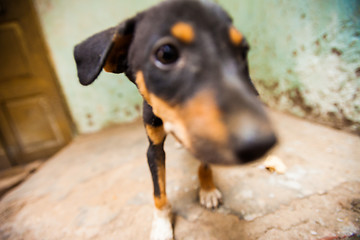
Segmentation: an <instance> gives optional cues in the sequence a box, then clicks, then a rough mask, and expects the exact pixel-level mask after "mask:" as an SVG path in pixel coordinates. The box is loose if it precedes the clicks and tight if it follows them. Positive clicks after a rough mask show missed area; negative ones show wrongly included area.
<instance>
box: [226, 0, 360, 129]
mask: <svg viewBox="0 0 360 240" xmlns="http://www.w3.org/2000/svg"><path fill="white" fill-rule="evenodd" d="M219 2H222V3H223V5H224V6H225V8H227V9H228V11H229V12H230V13H231V14H232V15H233V16H234V20H235V24H236V25H237V26H238V27H239V28H240V29H241V30H242V31H243V32H244V33H245V35H246V36H247V38H248V40H249V42H250V44H251V51H250V70H251V76H252V79H253V80H254V82H255V84H256V87H257V88H258V90H259V92H260V93H261V97H262V98H263V100H264V101H265V102H266V103H267V104H269V105H270V106H271V107H273V108H277V109H280V110H284V111H287V112H290V113H293V114H295V115H298V116H301V117H307V118H311V119H314V120H316V121H318V122H322V123H326V124H328V125H331V126H335V127H339V128H346V129H348V130H351V131H355V132H357V133H360V1H358V0H346V1H342V0H328V1H313V0H305V1H284V0H267V1H262V0H247V1H235V0H234V1H219ZM244 3H245V5H243V4H244Z"/></svg>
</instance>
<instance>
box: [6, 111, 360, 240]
mask: <svg viewBox="0 0 360 240" xmlns="http://www.w3.org/2000/svg"><path fill="white" fill-rule="evenodd" d="M270 116H271V118H272V121H273V124H274V127H275V128H276V130H277V133H278V136H279V139H280V144H278V146H277V147H276V148H275V149H274V150H273V151H271V152H270V153H269V155H268V156H265V157H264V158H262V159H260V160H259V161H257V162H255V163H252V164H248V165H244V166H236V167H222V166H215V167H214V178H215V182H216V185H217V186H218V188H219V189H220V190H221V192H222V194H223V197H224V200H223V205H222V206H221V207H220V208H219V209H216V210H212V211H209V210H206V209H204V208H202V207H201V206H200V205H199V203H198V197H197V194H198V188H199V184H198V180H197V175H196V173H197V167H198V165H199V162H198V161H197V160H196V159H194V158H193V157H192V156H191V155H190V154H189V153H187V151H186V150H184V149H183V148H179V147H178V145H177V143H176V142H175V140H174V139H173V138H172V137H169V138H168V139H167V141H166V145H165V149H166V156H167V193H168V198H169V200H170V202H171V204H172V207H173V212H174V213H175V222H174V229H175V237H176V239H188V240H190V239H201V240H202V239H204V240H205V239H206V240H227V239H233V240H238V239H245V240H247V239H249V240H252V239H263V240H265V239H266V240H269V239H270V240H271V239H289V240H291V239H324V240H325V239H326V240H330V239H360V238H359V234H360V138H359V136H355V135H351V134H349V133H345V132H342V131H339V130H334V129H330V128H327V127H324V126H321V125H317V124H314V123H310V122H307V121H304V120H300V119H297V118H294V117H291V116H288V115H285V114H282V113H278V112H273V111H271V112H270ZM146 149H147V138H146V136H145V132H144V129H143V126H142V123H141V122H137V123H132V124H128V125H122V126H118V127H113V128H111V129H106V130H104V131H101V132H99V133H95V134H90V135H83V136H79V137H77V138H76V139H75V140H74V141H73V142H72V143H71V144H70V145H69V146H67V147H66V148H65V149H63V150H62V151H61V152H59V153H58V154H57V155H56V156H54V157H53V158H51V159H50V160H49V161H47V162H46V163H45V164H44V165H43V166H42V167H41V168H40V169H39V170H38V171H37V172H36V173H35V174H33V175H32V176H31V177H30V178H29V179H28V180H27V181H25V182H24V183H22V184H21V185H20V186H18V187H16V188H15V189H13V190H12V191H10V192H9V193H7V194H6V195H5V196H4V197H3V198H2V199H1V201H0V239H11V240H17V239H19V240H20V239H21V240H35V239H36V240H37V239H47V240H55V239H62V240H64V239H71V240H75V239H94V240H95V239H99V240H103V239H104V240H105V239H132V240H133V239H141V240H142V239H148V238H149V235H150V226H151V220H152V214H153V202H152V183H151V177H150V173H149V170H148V166H147V161H146ZM269 156H271V157H272V158H274V157H275V158H276V159H278V160H279V161H280V163H282V164H284V166H283V167H285V168H284V172H283V173H279V172H277V171H276V170H277V169H276V167H277V166H275V167H274V168H273V170H275V171H269V167H268V166H266V164H265V160H266V159H267V157H269ZM267 167H268V168H267ZM280 172H281V171H280Z"/></svg>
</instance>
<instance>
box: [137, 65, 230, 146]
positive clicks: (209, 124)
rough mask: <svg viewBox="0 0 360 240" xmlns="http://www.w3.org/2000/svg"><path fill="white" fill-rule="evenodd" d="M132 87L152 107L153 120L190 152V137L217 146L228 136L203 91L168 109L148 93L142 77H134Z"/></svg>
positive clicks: (207, 92) (212, 102)
mask: <svg viewBox="0 0 360 240" xmlns="http://www.w3.org/2000/svg"><path fill="white" fill-rule="evenodd" d="M136 84H137V85H138V88H139V91H140V93H141V95H142V96H143V97H144V99H145V100H146V101H147V102H148V103H149V104H150V105H151V106H152V108H153V112H154V114H155V115H156V116H158V117H159V118H161V119H162V120H163V122H164V126H165V130H167V129H166V125H167V124H168V123H169V124H170V125H171V126H172V128H171V133H173V134H174V135H175V136H176V137H177V138H178V139H179V140H180V141H181V142H182V143H183V144H184V145H185V147H187V148H189V149H192V147H191V137H192V136H196V137H201V138H204V139H208V140H210V141H212V142H214V143H217V144H221V145H223V144H226V143H227V139H228V132H227V129H226V127H225V125H224V123H223V120H222V113H221V111H220V109H219V108H218V106H217V104H216V101H215V96H214V94H213V92H212V91H210V90H204V91H201V92H199V93H198V94H196V95H195V96H194V97H193V98H191V99H189V100H188V101H187V102H186V103H185V104H184V105H183V106H180V105H175V106H171V105H170V104H169V103H167V102H166V101H164V100H162V99H161V98H159V97H157V96H156V95H155V94H153V93H150V92H148V90H147V87H146V84H145V80H144V76H143V74H142V72H141V71H139V72H138V73H137V77H136Z"/></svg>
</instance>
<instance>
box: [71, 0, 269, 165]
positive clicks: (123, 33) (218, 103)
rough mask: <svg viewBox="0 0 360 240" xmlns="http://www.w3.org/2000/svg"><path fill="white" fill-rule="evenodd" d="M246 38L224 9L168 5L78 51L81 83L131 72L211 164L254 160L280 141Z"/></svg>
mask: <svg viewBox="0 0 360 240" xmlns="http://www.w3.org/2000/svg"><path fill="white" fill-rule="evenodd" d="M248 50H249V46H248V44H247V42H246V40H245V38H244V36H243V35H242V34H241V33H240V32H239V31H238V30H236V29H235V28H234V26H233V25H232V20H231V18H230V17H229V16H228V15H227V13H226V12H224V11H223V10H222V9H221V8H220V7H219V6H217V5H215V4H212V3H209V2H205V1H192V0H179V1H176V0H175V1H166V2H163V3H161V4H159V5H158V6H155V7H153V8H151V9H149V10H147V11H144V12H142V13H140V14H138V15H137V16H136V17H134V18H132V19H128V20H126V21H124V22H123V23H121V24H120V25H118V26H116V27H114V28H110V29H108V30H105V31H103V32H101V33H98V34H96V35H94V36H92V37H90V38H89V39H87V40H85V41H84V42H82V43H80V44H79V45H77V46H76V47H75V59H76V63H77V67H78V76H79V79H80V82H81V83H82V84H84V85H87V84H90V83H91V82H93V81H94V80H95V79H96V77H97V76H98V74H99V73H100V71H101V70H102V68H104V69H105V70H106V71H109V72H114V73H121V72H125V73H126V75H127V76H128V77H129V79H130V80H131V81H133V82H134V83H135V84H136V85H137V87H138V89H139V91H140V93H141V94H142V96H143V97H144V99H145V101H146V102H147V103H149V104H150V105H151V106H152V108H153V112H154V113H155V115H156V116H158V117H159V118H161V119H162V120H163V123H164V127H165V130H166V131H167V132H169V133H172V134H174V135H175V136H176V137H177V138H178V139H179V140H180V141H181V142H182V143H183V144H184V146H185V147H187V148H188V149H189V150H190V151H191V152H192V153H193V154H194V155H195V156H196V157H198V158H199V159H200V160H202V161H204V162H208V163H221V164H235V163H243V162H248V161H251V160H254V159H256V158H258V157H260V156H262V155H263V154H264V153H265V152H266V151H267V150H268V149H269V148H271V147H272V146H273V145H274V144H275V142H276V138H275V136H274V133H273V131H272V129H271V127H270V124H269V121H268V119H267V117H266V114H265V113H264V110H263V108H262V105H261V103H260V102H259V100H258V99H257V97H256V95H257V92H256V90H255V88H254V86H253V85H252V83H251V80H250V77H249V72H248V64H247V52H248Z"/></svg>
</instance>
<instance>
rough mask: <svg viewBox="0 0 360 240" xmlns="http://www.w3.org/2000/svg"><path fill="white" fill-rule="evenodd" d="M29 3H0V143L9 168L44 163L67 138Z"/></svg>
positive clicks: (66, 123) (69, 134) (53, 80)
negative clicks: (36, 160) (36, 161)
mask: <svg viewBox="0 0 360 240" xmlns="http://www.w3.org/2000/svg"><path fill="white" fill-rule="evenodd" d="M60 93H61V91H60V88H59V86H58V85H57V79H56V75H55V73H54V70H53V68H52V66H51V64H50V61H49V57H48V54H47V51H46V47H45V42H44V39H43V36H42V33H41V29H40V24H39V21H38V19H37V15H36V12H35V9H34V6H33V5H32V1H31V0H0V141H1V142H2V145H3V148H4V149H5V152H6V156H7V158H8V159H9V161H10V162H11V165H16V164H22V163H26V162H29V161H32V160H35V159H38V158H45V157H48V156H50V155H51V154H53V153H54V152H56V151H57V150H59V149H60V148H61V147H62V146H64V145H65V144H66V143H67V142H69V141H70V139H71V137H72V128H71V126H72V124H71V121H70V118H69V115H68V112H67V111H66V108H65V104H64V102H63V98H62V96H61V94H60Z"/></svg>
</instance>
